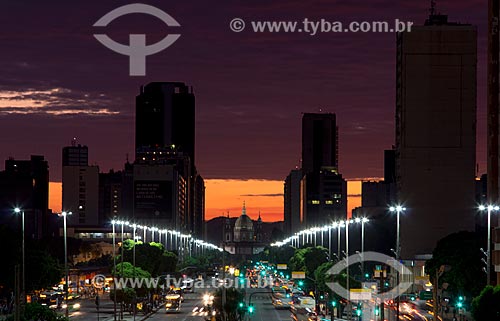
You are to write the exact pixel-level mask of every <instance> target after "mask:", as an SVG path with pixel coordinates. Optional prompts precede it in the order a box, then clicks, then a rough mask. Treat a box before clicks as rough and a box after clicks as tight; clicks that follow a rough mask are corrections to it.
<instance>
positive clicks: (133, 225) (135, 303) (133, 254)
mask: <svg viewBox="0 0 500 321" xmlns="http://www.w3.org/2000/svg"><path fill="white" fill-rule="evenodd" d="M132 228H133V230H134V232H133V237H134V247H133V248H132V250H133V253H132V262H133V263H132V265H133V267H134V278H135V245H136V239H135V232H136V229H137V224H132ZM133 302H134V321H135V315H136V312H137V311H136V309H137V296H134V300H133Z"/></svg>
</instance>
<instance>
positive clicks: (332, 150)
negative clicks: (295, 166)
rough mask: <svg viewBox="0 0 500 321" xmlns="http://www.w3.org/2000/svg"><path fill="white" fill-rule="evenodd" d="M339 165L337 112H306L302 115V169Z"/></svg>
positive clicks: (311, 170) (310, 169) (316, 169)
mask: <svg viewBox="0 0 500 321" xmlns="http://www.w3.org/2000/svg"><path fill="white" fill-rule="evenodd" d="M323 166H327V167H333V168H335V169H337V168H338V166H339V151H338V128H337V122H336V117H335V114H312V113H305V114H304V115H303V117H302V170H303V171H304V173H305V174H307V173H311V172H316V173H318V172H319V171H320V170H321V167H323Z"/></svg>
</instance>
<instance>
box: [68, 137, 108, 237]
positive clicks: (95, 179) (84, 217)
mask: <svg viewBox="0 0 500 321" xmlns="http://www.w3.org/2000/svg"><path fill="white" fill-rule="evenodd" d="M62 163H63V166H62V210H63V211H66V212H71V213H72V215H68V226H71V227H77V226H93V227H96V226H99V223H100V222H99V167H97V166H89V163H88V147H87V146H82V145H77V144H76V142H75V141H74V140H73V142H72V145H71V146H67V147H64V148H63V150H62Z"/></svg>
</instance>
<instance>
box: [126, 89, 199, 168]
mask: <svg viewBox="0 0 500 321" xmlns="http://www.w3.org/2000/svg"><path fill="white" fill-rule="evenodd" d="M135 124H136V127H135V128H136V132H135V146H136V159H137V158H139V157H145V156H144V153H148V152H155V151H157V150H161V149H163V148H170V147H174V148H175V149H176V150H177V151H179V152H183V153H185V154H187V155H188V156H189V158H190V159H191V164H192V166H194V164H195V98H194V94H193V91H192V88H191V89H190V88H189V87H188V86H186V85H185V84H184V83H181V82H152V83H149V84H147V85H146V86H144V87H142V88H141V93H140V94H139V95H138V96H137V98H136V119H135Z"/></svg>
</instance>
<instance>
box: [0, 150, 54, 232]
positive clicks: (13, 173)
mask: <svg viewBox="0 0 500 321" xmlns="http://www.w3.org/2000/svg"><path fill="white" fill-rule="evenodd" d="M15 207H19V208H21V209H22V210H23V211H24V214H25V228H26V237H27V238H31V239H40V238H42V237H43V236H45V235H48V234H49V231H50V230H51V227H50V226H49V223H50V222H51V220H50V217H49V215H50V211H49V165H48V162H47V161H46V160H45V159H44V157H43V156H31V158H30V159H29V160H15V159H13V158H11V159H8V160H6V161H5V170H4V171H2V172H0V223H1V224H5V225H6V226H12V227H15V226H17V227H20V224H21V220H20V217H19V215H14V208H15ZM16 229H17V228H16Z"/></svg>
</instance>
